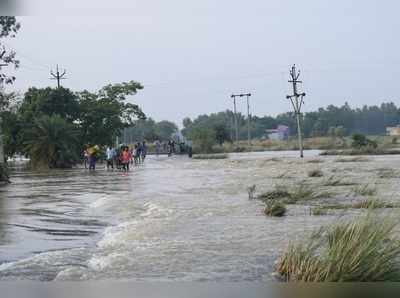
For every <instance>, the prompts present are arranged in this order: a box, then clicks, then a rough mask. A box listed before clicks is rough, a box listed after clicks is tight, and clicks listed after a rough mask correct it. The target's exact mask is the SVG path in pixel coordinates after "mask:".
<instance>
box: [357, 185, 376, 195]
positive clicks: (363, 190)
mask: <svg viewBox="0 0 400 298" xmlns="http://www.w3.org/2000/svg"><path fill="white" fill-rule="evenodd" d="M352 191H353V192H354V193H355V194H356V195H360V196H374V195H376V193H377V192H378V190H377V189H376V187H374V186H370V185H369V184H365V185H360V186H356V187H354V188H353V190H352Z"/></svg>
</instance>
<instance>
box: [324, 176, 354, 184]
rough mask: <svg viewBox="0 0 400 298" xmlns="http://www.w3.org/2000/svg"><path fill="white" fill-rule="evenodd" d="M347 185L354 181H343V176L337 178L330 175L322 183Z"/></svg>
mask: <svg viewBox="0 0 400 298" xmlns="http://www.w3.org/2000/svg"><path fill="white" fill-rule="evenodd" d="M349 185H354V182H351V181H344V179H343V178H339V177H335V176H330V177H329V178H328V179H326V180H325V182H324V183H323V186H349Z"/></svg>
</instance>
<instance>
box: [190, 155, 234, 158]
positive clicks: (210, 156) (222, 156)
mask: <svg viewBox="0 0 400 298" xmlns="http://www.w3.org/2000/svg"><path fill="white" fill-rule="evenodd" d="M226 158H228V155H227V154H196V155H193V159H226Z"/></svg>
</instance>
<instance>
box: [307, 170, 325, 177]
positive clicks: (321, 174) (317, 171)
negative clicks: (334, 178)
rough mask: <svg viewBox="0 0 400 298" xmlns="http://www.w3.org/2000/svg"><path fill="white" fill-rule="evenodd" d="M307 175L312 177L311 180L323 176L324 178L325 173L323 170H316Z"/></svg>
mask: <svg viewBox="0 0 400 298" xmlns="http://www.w3.org/2000/svg"><path fill="white" fill-rule="evenodd" d="M307 175H308V177H310V178H314V177H322V176H324V173H323V172H322V171H321V170H318V169H314V170H310V171H309V172H308V173H307Z"/></svg>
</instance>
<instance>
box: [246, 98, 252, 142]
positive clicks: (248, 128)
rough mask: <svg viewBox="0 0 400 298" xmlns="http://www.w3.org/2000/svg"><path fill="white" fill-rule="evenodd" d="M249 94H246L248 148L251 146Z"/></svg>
mask: <svg viewBox="0 0 400 298" xmlns="http://www.w3.org/2000/svg"><path fill="white" fill-rule="evenodd" d="M250 96H251V93H247V94H246V99H247V143H248V145H249V146H250V145H251V144H250V143H251V141H250V140H251V136H250V99H249V97H250Z"/></svg>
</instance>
